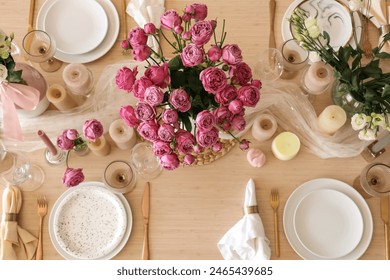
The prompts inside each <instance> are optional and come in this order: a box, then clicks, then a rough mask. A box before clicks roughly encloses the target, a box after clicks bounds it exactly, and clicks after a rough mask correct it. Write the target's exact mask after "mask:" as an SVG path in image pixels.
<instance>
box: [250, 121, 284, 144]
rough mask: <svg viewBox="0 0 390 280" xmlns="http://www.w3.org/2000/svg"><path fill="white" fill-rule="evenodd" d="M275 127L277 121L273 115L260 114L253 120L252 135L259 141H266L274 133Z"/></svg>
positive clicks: (276, 126)
mask: <svg viewBox="0 0 390 280" xmlns="http://www.w3.org/2000/svg"><path fill="white" fill-rule="evenodd" d="M277 128H278V123H277V122H276V119H275V117H274V116H272V115H269V114H261V115H260V116H258V117H257V118H256V119H255V121H254V122H253V125H252V136H253V138H255V139H256V140H257V141H259V142H262V141H267V140H268V139H270V138H271V137H272V136H273V135H274V133H275V132H276V129H277Z"/></svg>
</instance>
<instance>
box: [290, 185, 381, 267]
mask: <svg viewBox="0 0 390 280" xmlns="http://www.w3.org/2000/svg"><path fill="white" fill-rule="evenodd" d="M322 189H329V190H335V191H338V192H341V193H343V194H345V195H347V196H348V197H349V198H350V199H352V200H353V202H354V203H355V204H356V206H357V207H358V208H359V211H360V213H361V215H362V218H363V234H362V237H361V239H360V242H359V244H358V245H357V246H356V247H355V248H354V249H353V250H352V251H351V252H350V253H348V254H346V255H344V256H341V257H339V258H335V259H336V260H355V259H359V258H360V257H361V256H362V255H363V254H364V252H365V251H366V250H367V248H368V246H369V245H370V242H371V238H372V232H373V221H372V215H371V211H370V208H369V207H368V205H367V202H366V201H365V200H364V198H363V197H362V196H361V195H360V194H359V193H358V192H357V191H356V190H355V189H354V188H353V187H351V186H350V185H348V184H346V183H344V182H342V181H339V180H335V179H329V178H320V179H314V180H311V181H308V182H306V183H303V184H302V185H300V186H299V187H297V188H296V189H295V190H294V191H293V192H292V193H291V195H290V196H289V198H288V199H287V201H286V204H285V207H284V211H283V227H284V232H285V234H286V238H287V240H288V242H289V243H290V245H291V247H292V248H293V249H294V251H295V252H296V253H297V254H298V255H299V256H300V257H302V258H303V259H308V260H323V259H324V258H323V257H320V256H318V255H316V254H313V253H312V252H311V251H310V250H308V249H307V248H306V247H305V246H303V244H302V243H301V241H300V240H299V237H298V236H297V234H296V231H295V227H294V215H295V210H296V208H297V206H298V205H299V203H300V202H301V200H302V199H303V198H304V197H305V196H306V195H308V194H309V193H311V192H313V191H316V190H322Z"/></svg>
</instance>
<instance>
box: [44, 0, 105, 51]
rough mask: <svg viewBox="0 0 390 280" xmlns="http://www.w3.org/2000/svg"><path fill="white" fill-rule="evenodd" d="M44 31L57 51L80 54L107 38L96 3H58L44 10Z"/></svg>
mask: <svg viewBox="0 0 390 280" xmlns="http://www.w3.org/2000/svg"><path fill="white" fill-rule="evenodd" d="M44 29H45V30H46V32H47V33H48V34H49V35H51V36H52V37H53V39H54V40H55V42H56V46H57V50H59V51H61V52H63V53H68V54H83V53H86V52H89V51H91V50H93V49H94V48H96V47H97V46H98V45H99V44H100V43H101V42H102V41H103V39H104V37H106V34H107V30H108V20H107V15H106V12H105V11H104V9H103V7H102V6H101V5H100V4H99V3H98V2H97V1H95V0H83V1H80V0H57V1H55V2H54V3H53V4H52V5H51V6H50V7H49V9H48V10H47V13H46V17H45V18H44Z"/></svg>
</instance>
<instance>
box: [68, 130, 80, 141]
mask: <svg viewBox="0 0 390 280" xmlns="http://www.w3.org/2000/svg"><path fill="white" fill-rule="evenodd" d="M65 131H66V137H67V138H68V139H69V140H72V141H73V140H76V139H77V137H79V132H78V131H77V130H76V129H67V130H65Z"/></svg>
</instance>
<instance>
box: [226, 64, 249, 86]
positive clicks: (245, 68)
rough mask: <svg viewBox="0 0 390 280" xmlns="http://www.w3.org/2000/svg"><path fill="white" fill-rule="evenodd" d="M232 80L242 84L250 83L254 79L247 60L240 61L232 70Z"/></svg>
mask: <svg viewBox="0 0 390 280" xmlns="http://www.w3.org/2000/svg"><path fill="white" fill-rule="evenodd" d="M230 76H231V77H232V81H233V82H236V83H238V84H240V85H242V86H243V85H245V84H247V83H249V82H250V81H251V79H252V70H251V68H250V67H249V65H248V64H246V63H245V62H240V63H238V64H237V65H235V66H234V67H232V68H231V70H230Z"/></svg>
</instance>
